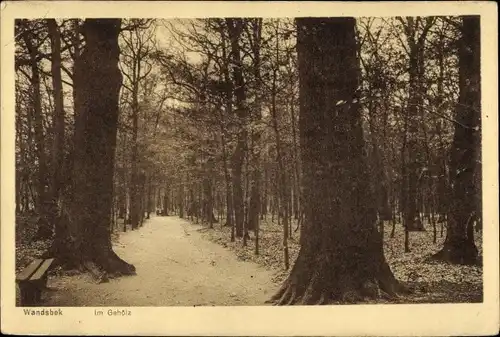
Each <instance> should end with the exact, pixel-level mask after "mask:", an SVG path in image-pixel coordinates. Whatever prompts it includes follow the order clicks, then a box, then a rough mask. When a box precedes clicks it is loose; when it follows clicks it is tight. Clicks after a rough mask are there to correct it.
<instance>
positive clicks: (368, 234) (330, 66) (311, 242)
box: [273, 18, 404, 304]
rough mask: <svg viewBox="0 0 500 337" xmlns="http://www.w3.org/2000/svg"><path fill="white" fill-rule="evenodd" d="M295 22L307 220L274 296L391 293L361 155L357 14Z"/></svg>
mask: <svg viewBox="0 0 500 337" xmlns="http://www.w3.org/2000/svg"><path fill="white" fill-rule="evenodd" d="M297 26H298V40H297V52H298V61H299V75H300V125H299V126H300V141H301V156H302V164H303V188H304V190H303V198H304V211H305V221H304V224H303V226H302V228H301V232H302V236H303V237H302V246H301V249H300V252H299V256H298V258H297V261H296V262H295V265H294V266H293V269H292V271H291V274H290V276H289V277H288V279H287V280H286V281H285V283H284V284H283V287H282V288H281V289H280V290H279V291H278V293H277V294H276V295H275V296H274V297H273V300H274V301H276V303H278V304H295V303H297V304H301V303H302V304H322V303H327V302H329V301H332V300H339V301H345V302H356V301H360V300H362V299H363V298H364V297H377V296H380V290H382V291H383V292H384V293H385V294H389V295H396V294H397V293H399V292H401V291H403V290H404V287H403V286H402V285H401V284H399V282H398V281H397V280H396V279H395V278H394V275H393V274H392V272H391V270H390V268H389V265H388V264H387V262H386V260H385V257H384V254H383V250H382V245H381V244H380V236H379V234H378V233H377V229H376V227H375V219H376V209H375V208H374V203H373V200H372V198H371V197H372V193H370V189H369V176H368V174H367V164H366V161H365V160H366V158H365V156H364V142H363V134H362V127H361V114H360V107H359V104H358V103H357V100H358V99H359V98H358V97H357V93H356V88H357V87H358V77H359V67H358V64H357V58H356V41H355V33H354V27H355V19H354V18H326V19H323V18H303V19H297ZM339 101H345V102H347V103H346V104H338V105H337V104H336V103H337V102H339Z"/></svg>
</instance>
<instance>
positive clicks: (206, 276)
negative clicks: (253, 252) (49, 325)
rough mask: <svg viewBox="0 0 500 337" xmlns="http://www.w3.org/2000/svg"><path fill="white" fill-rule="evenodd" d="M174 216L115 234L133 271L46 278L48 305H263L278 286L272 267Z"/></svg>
mask: <svg viewBox="0 0 500 337" xmlns="http://www.w3.org/2000/svg"><path fill="white" fill-rule="evenodd" d="M200 229H201V227H200V226H197V225H192V224H190V223H188V222H187V221H184V220H182V219H179V218H178V217H159V216H158V217H157V216H152V217H151V219H149V220H147V221H145V223H144V226H142V227H140V228H139V229H138V230H135V231H128V232H125V233H120V234H119V236H118V238H116V237H115V240H114V241H115V242H114V250H115V252H116V253H117V254H118V255H119V256H120V257H122V258H123V259H124V260H125V261H127V262H129V263H132V264H134V265H135V267H136V270H137V275H134V276H124V277H119V278H116V279H111V280H110V281H109V282H107V283H101V284H97V283H96V282H95V281H93V279H92V278H91V276H90V275H88V274H81V273H68V272H64V273H61V272H60V273H57V274H56V275H52V276H51V277H49V282H48V287H49V291H46V292H45V294H44V299H43V302H44V303H43V304H44V305H48V306H194V305H196V306H201V305H203V306H215V305H262V304H264V302H265V301H266V300H267V299H269V297H270V296H271V294H272V293H273V292H274V291H276V286H275V284H273V282H272V281H271V279H272V272H271V271H269V270H266V269H265V268H263V267H261V266H259V265H258V264H256V263H254V262H250V261H249V262H242V261H240V260H238V259H237V257H236V256H235V255H234V254H233V253H232V252H230V251H228V250H226V249H224V248H223V247H221V246H220V245H217V244H215V243H213V242H210V241H208V240H206V239H204V238H202V235H201V234H200Z"/></svg>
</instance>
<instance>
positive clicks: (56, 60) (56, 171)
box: [47, 19, 65, 201]
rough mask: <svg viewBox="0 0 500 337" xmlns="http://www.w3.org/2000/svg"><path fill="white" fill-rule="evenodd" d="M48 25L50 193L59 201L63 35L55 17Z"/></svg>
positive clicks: (62, 115) (61, 142)
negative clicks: (51, 137) (51, 105)
mask: <svg viewBox="0 0 500 337" xmlns="http://www.w3.org/2000/svg"><path fill="white" fill-rule="evenodd" d="M47 26H48V29H49V35H50V45H51V56H52V63H51V73H52V89H53V95H54V119H53V120H54V122H53V125H54V142H53V147H52V182H51V193H50V194H51V198H52V200H53V201H57V200H58V199H59V191H60V189H61V183H62V181H63V179H62V177H61V176H62V174H63V162H64V130H65V123H64V102H63V99H64V97H63V87H62V78H61V37H60V33H59V27H58V26H57V23H56V20H55V19H48V20H47Z"/></svg>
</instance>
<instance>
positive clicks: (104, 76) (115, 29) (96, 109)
mask: <svg viewBox="0 0 500 337" xmlns="http://www.w3.org/2000/svg"><path fill="white" fill-rule="evenodd" d="M120 23H121V20H120V19H87V20H86V21H85V23H84V36H85V41H86V44H85V47H84V49H83V51H82V54H81V55H80V57H79V59H78V61H77V64H76V65H75V75H74V76H75V82H74V90H75V91H76V92H75V102H74V103H75V110H76V111H77V114H76V115H77V120H76V123H75V148H74V151H75V161H74V166H73V172H72V173H73V174H72V185H73V186H72V191H73V193H72V195H70V196H69V198H68V199H66V200H67V204H66V205H65V207H64V208H63V214H62V217H61V219H60V221H61V224H60V226H58V228H59V232H58V233H57V235H56V240H55V242H54V246H53V250H52V254H54V255H55V256H56V257H57V258H58V261H59V262H60V263H61V264H63V265H66V266H68V267H83V268H84V269H86V270H89V271H90V272H92V273H93V274H94V276H96V277H98V278H99V279H100V280H101V281H105V280H107V275H108V274H111V275H120V274H133V273H135V267H134V266H133V265H131V264H128V263H127V262H125V261H123V260H122V259H120V258H119V257H118V256H117V255H116V254H115V253H114V252H113V249H112V247H111V236H110V226H109V224H110V222H111V212H110V210H111V207H112V202H113V198H112V192H113V170H114V158H115V147H116V132H117V123H118V94H119V90H120V87H121V83H122V75H121V73H120V70H119V68H118V60H119V53H120V49H119V46H118V34H119V32H120Z"/></svg>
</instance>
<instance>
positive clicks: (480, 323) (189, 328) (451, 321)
mask: <svg viewBox="0 0 500 337" xmlns="http://www.w3.org/2000/svg"><path fill="white" fill-rule="evenodd" d="M465 14H479V15H481V53H482V99H483V101H482V103H483V104H482V107H483V121H484V124H483V156H482V159H483V179H484V184H483V207H484V225H483V226H484V235H483V238H484V244H483V252H484V303H482V304H432V305H425V304H413V305H356V306H348V305H345V306H321V307H300V306H297V307H213V308H212V307H196V308H189V307H180V308H179V307H166V308H154V307H153V308H149V307H131V308H129V310H131V311H132V316H128V317H107V316H104V317H94V316H93V311H94V308H63V311H64V316H62V317H57V316H56V317H40V316H35V317H28V316H25V315H24V314H23V311H22V309H21V308H16V307H15V291H14V269H15V268H14V261H15V257H14V252H15V248H14V244H15V243H14V242H15V232H14V219H15V214H14V211H15V207H14V205H15V196H14V192H13V191H14V188H15V182H14V172H15V168H14V140H15V135H14V125H15V124H14V121H15V116H14V66H13V64H14V39H13V31H14V18H41V17H47V18H49V17H56V18H73V17H80V18H84V17H110V18H111V17H150V18H174V17H181V18H194V17H210V16H212V17H213V16H217V17H222V16H247V17H248V16H260V17H285V16H292V17H296V16H358V17H359V16H395V15H406V16H408V15H410V16H417V15H420V16H426V15H465ZM497 24H498V23H497V7H496V3H494V2H469V1H467V2H452V1H445V2H366V3H356V2H353V3H347V2H336V3H333V2H275V3H272V2H253V3H251V2H210V3H209V2H202V1H194V2H166V1H165V2H163V1H155V2H149V1H148V2H146V1H138V2H134V1H127V2H125V1H116V2H97V1H82V2H76V1H47V2H43V1H33V2H29V1H22V2H17V1H16V2H3V3H2V4H1V42H0V43H1V143H0V146H1V166H0V167H1V208H0V210H1V213H0V214H1V224H2V226H1V243H2V245H1V295H2V296H1V318H2V320H1V324H2V325H1V329H2V332H3V333H16V334H30V333H31V334H54V335H60V334H121V335H134V334H143V335H160V334H161V335H166V334H167V335H186V334H190V335H218V336H221V335H225V336H226V335H231V336H236V335H288V336H292V335H295V336H297V335H302V336H305V335H316V336H321V335H332V334H335V335H342V336H345V335H350V336H352V335H357V336H360V335H384V336H392V335H398V336H410V335H431V336H438V335H482V334H494V333H496V332H498V327H499V295H498V292H499V289H498V286H499V282H498V281H499V258H498V256H499V250H498V246H499V242H498V237H499V235H498V233H499V232H498V129H497V126H498V113H497V112H498V101H497V93H498V77H497V73H498V65H497V60H498V54H497V45H498V38H497V36H498V35H497Z"/></svg>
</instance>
